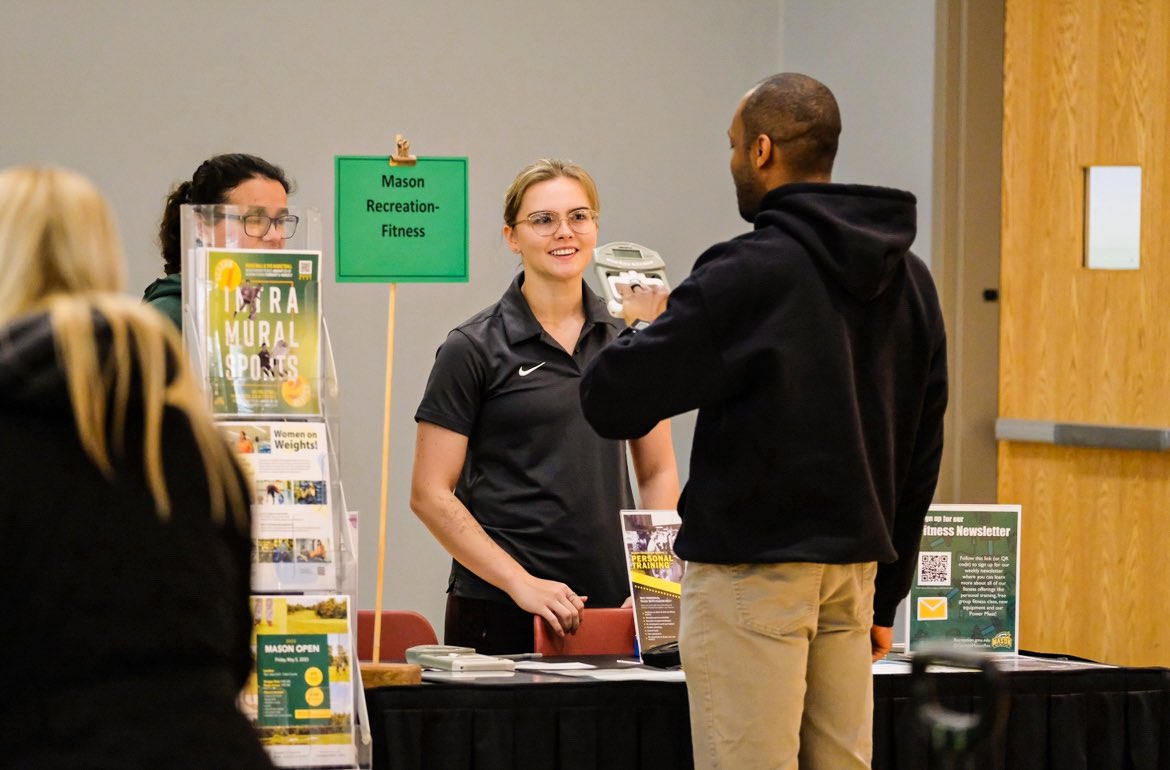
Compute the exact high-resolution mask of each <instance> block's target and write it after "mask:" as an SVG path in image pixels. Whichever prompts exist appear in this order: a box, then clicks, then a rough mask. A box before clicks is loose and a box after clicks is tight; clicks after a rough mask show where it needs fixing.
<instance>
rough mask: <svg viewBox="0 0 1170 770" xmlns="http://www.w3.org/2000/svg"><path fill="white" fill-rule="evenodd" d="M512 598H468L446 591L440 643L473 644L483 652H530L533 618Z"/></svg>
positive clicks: (476, 649) (487, 653) (496, 653)
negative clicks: (514, 602)
mask: <svg viewBox="0 0 1170 770" xmlns="http://www.w3.org/2000/svg"><path fill="white" fill-rule="evenodd" d="M533 617H534V616H533V615H532V614H531V613H529V612H525V611H524V610H522V609H520V608H519V607H517V606H516V605H515V604H512V603H511V602H509V603H507V604H504V603H503V602H493V601H491V600H488V599H468V598H465V597H462V596H453V595H451V594H447V616H446V618H445V619H444V623H443V643H444V644H453V645H457V646H459V647H474V648H475V651H476V652H479V653H483V654H485V655H507V654H509V653H514V652H532V649H533V646H534V645H533V633H532V618H533Z"/></svg>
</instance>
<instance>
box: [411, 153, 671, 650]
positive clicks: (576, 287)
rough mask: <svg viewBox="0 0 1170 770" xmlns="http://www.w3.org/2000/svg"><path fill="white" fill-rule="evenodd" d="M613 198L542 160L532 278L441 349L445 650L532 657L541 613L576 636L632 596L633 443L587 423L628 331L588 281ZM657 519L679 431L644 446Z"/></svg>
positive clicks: (513, 197) (525, 182) (431, 394)
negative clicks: (602, 367) (605, 199)
mask: <svg viewBox="0 0 1170 770" xmlns="http://www.w3.org/2000/svg"><path fill="white" fill-rule="evenodd" d="M599 205H600V204H599V201H598V197H597V187H596V185H595V184H594V182H593V179H592V178H591V177H590V176H589V174H588V173H587V172H586V171H585V170H584V169H582V168H581V167H580V166H578V165H576V164H575V163H571V162H568V161H559V160H539V161H536V162H535V163H532V164H530V165H529V166H528V167H527V168H525V169H524V170H523V171H521V172H520V174H519V175H518V176H517V177H516V179H515V180H513V182H512V185H511V186H510V187H509V188H508V191H507V194H506V195H505V199H504V231H503V232H504V240H505V241H506V242H507V243H508V245H509V247H510V248H511V249H512V251H514V252H515V253H517V254H519V255H520V260H521V263H522V267H523V270H522V271H521V272H520V273H519V274H518V275H517V276H516V278H515V279H514V280H513V281H512V284H511V286H510V287H509V288H508V290H507V291H506V292H505V293H504V296H503V297H502V298H501V299H500V301H499V302H497V303H495V304H494V305H492V306H491V307H488V308H485V309H484V310H482V311H480V312H479V313H477V314H476V315H474V316H473V317H471V318H470V319H468V320H467V321H465V322H463V323H461V324H460V325H459V326H457V327H456V328H455V329H454V330H452V331H451V333H450V334H449V335H448V336H447V340H446V341H445V342H444V343H443V345H442V346H441V347H440V348H439V352H438V354H437V356H436V359H435V365H434V368H433V369H432V370H431V375H430V379H429V381H428V382H427V388H426V392H425V393H424V395H423V400H422V403H421V405H420V406H419V408H418V412H417V413H416V414H415V420H416V421H417V422H418V435H417V440H416V445H415V460H414V475H413V479H412V484H411V508H412V509H413V510H414V512H415V513H416V514H417V515H418V517H419V518H420V519H422V521H423V523H424V524H426V526H427V528H428V529H430V530H431V532H432V533H433V534H434V535H435V537H436V538H438V540H439V542H441V543H442V544H443V546H444V547H445V548H446V549H447V550H448V551H449V552H450V553H451V555H452V556H453V557H454V560H453V562H452V566H451V577H450V580H449V582H448V588H447V594H448V596H447V616H446V623H445V630H444V641H445V642H446V643H447V644H458V645H464V646H468V647H474V648H475V649H476V650H478V651H480V652H485V653H508V652H525V651H529V650H531V649H532V643H533V638H532V616H533V615H540V616H541V617H543V618H544V619H545V620H546V621H547V622H548V624H549V626H550V627H551V628H552V629H553V631H554V632H556V633H557V634H564V633H573V632H574V631H576V630H577V626H578V624H579V623H580V618H581V614H580V613H581V610H582V609H583V608H584V607H585V606H586V603H588V606H590V607H617V606H621V605H622V604H623V603H624V602H625V601H626V600H627V599H628V594H629V590H628V582H627V577H626V572H625V557H624V555H623V549H622V532H621V522H620V516H619V513H618V512H619V511H620V510H621V509H622V508H631V507H633V505H634V499H633V494H632V492H631V489H630V480H629V476H628V473H627V470H626V468H627V465H626V453H625V443H624V442H621V441H611V440H608V439H603V438H601V437H600V436H598V435H597V434H596V433H595V432H594V431H593V429H592V428H591V427H589V425H588V424H587V423H586V422H585V419H584V416H583V415H582V413H581V404H580V399H579V397H578V391H577V389H578V384H579V380H580V377H581V373H582V371H584V369H585V366H586V365H587V364H588V363H589V362H590V361H591V360H592V359H593V357H594V356H595V355H596V354H597V352H598V351H599V350H601V348H602V347H604V346H605V344H606V343H608V342H609V341H610V340H611V339H613V338H614V337H615V336H617V334H618V333H619V332H620V331H621V330H622V328H623V326H624V324H622V322H621V321H619V320H617V319H614V318H612V317H611V316H610V315H609V314H608V312H606V309H605V304H604V302H603V300H602V299H601V298H599V297H598V296H597V295H596V294H594V293H593V291H592V290H590V289H589V287H588V286H587V285H586V284H585V282H584V280H583V279H582V275H583V274H584V272H585V269H586V268H587V267H588V265H589V262H590V259H591V257H592V254H593V248H594V246H595V245H596V243H597V217H598V213H597V212H598V208H599ZM630 448H631V453H632V456H633V460H634V471H635V474H636V475H637V477H638V487H639V490H640V491H641V503H642V507H643V508H674V507H675V506H676V504H677V502H678V489H679V485H678V471H677V468H676V467H675V461H674V450H673V448H672V446H671V440H670V424H669V423H668V422H665V421H664V422H662V423H660V424H659V425H658V426H657V427H655V428H654V429H653V430H651V431H650V432H649V433H648V434H646V435H645V436H643V437H642V438H640V439H637V440H635V441H631V442H630Z"/></svg>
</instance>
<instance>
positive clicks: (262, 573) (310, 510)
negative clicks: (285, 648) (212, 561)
mask: <svg viewBox="0 0 1170 770" xmlns="http://www.w3.org/2000/svg"><path fill="white" fill-rule="evenodd" d="M219 428H220V430H221V431H222V432H223V434H224V435H225V436H226V437H227V439H228V442H229V443H230V444H231V446H232V448H233V449H235V450H236V453H237V455H238V456H239V458H240V460H241V462H243V463H244V465H245V466H247V468H248V470H249V471H250V472H251V473H250V476H251V479H252V489H251V492H252V589H253V590H254V591H273V592H285V591H335V590H337V547H338V535H337V529H336V527H335V526H334V520H333V513H332V511H333V507H332V505H331V504H330V503H331V501H330V500H329V495H330V494H331V492H330V487H329V447H328V433H327V431H326V428H325V423H323V422H291V421H290V422H243V421H232V422H227V421H221V422H220V423H219Z"/></svg>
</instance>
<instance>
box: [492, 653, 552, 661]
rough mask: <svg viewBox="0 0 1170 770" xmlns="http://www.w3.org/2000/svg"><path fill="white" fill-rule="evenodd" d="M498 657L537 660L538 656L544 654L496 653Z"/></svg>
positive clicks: (541, 656)
mask: <svg viewBox="0 0 1170 770" xmlns="http://www.w3.org/2000/svg"><path fill="white" fill-rule="evenodd" d="M495 657H497V658H507V659H509V660H535V659H536V658H543V657H544V655H543V654H541V653H539V652H517V653H515V654H514V655H496V656H495Z"/></svg>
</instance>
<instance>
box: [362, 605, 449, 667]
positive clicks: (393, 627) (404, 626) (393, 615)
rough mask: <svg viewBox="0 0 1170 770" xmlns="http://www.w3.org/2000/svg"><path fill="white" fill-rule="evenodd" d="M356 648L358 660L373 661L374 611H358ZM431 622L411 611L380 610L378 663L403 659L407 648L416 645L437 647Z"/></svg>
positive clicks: (437, 639) (437, 640)
mask: <svg viewBox="0 0 1170 770" xmlns="http://www.w3.org/2000/svg"><path fill="white" fill-rule="evenodd" d="M357 621H358V622H357V648H358V659H359V660H373V659H374V611H373V610H358V617H357ZM438 643H439V638H438V637H437V636H435V629H433V628H431V624H430V621H428V620H427V619H426V618H425V617H423V616H422V615H420V614H419V613H417V612H415V611H414V610H382V643H381V644H380V645H379V654H378V660H379V662H382V661H393V660H406V648H407V647H413V646H415V645H416V644H438Z"/></svg>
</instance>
